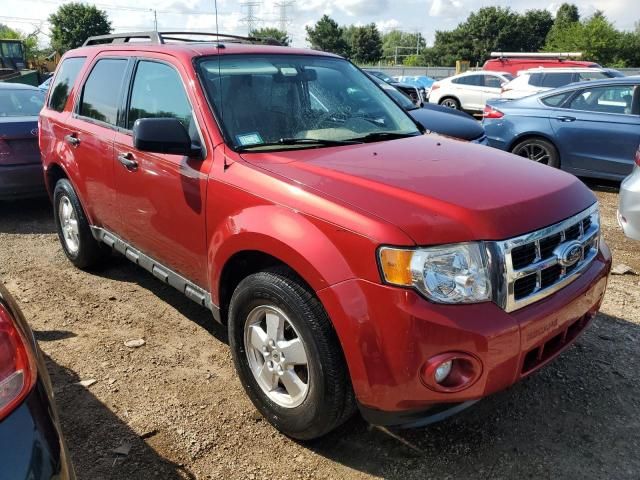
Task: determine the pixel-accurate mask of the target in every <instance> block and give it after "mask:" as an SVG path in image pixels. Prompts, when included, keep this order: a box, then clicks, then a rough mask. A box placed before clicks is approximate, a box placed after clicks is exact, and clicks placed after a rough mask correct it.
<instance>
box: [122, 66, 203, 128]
mask: <svg viewBox="0 0 640 480" xmlns="http://www.w3.org/2000/svg"><path fill="white" fill-rule="evenodd" d="M161 117H173V118H177V119H178V120H180V122H181V123H182V124H183V125H184V126H185V128H186V129H187V130H189V129H190V127H191V124H192V123H193V114H192V111H191V105H190V104H189V100H188V99H187V94H186V92H185V91H184V86H183V84H182V80H180V76H179V75H178V72H176V71H175V70H174V69H173V68H172V67H170V66H169V65H166V64H164V63H158V62H150V61H141V62H140V63H138V68H137V69H136V75H135V79H134V81H133V88H132V90H131V102H130V107H129V114H128V116H127V128H128V129H129V130H130V129H132V128H133V124H134V122H135V121H136V120H137V119H139V118H161Z"/></svg>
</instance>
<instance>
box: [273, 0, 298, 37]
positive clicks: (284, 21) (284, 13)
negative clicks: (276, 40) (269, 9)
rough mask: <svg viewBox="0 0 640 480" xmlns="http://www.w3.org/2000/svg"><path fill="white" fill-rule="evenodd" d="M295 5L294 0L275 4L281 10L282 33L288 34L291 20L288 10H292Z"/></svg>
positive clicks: (280, 27) (279, 22) (280, 23)
mask: <svg viewBox="0 0 640 480" xmlns="http://www.w3.org/2000/svg"><path fill="white" fill-rule="evenodd" d="M294 4H295V1H294V0H283V1H281V2H276V3H274V5H275V6H276V7H277V8H278V9H279V10H280V18H279V21H278V29H279V30H280V31H282V32H286V31H287V28H288V27H289V23H290V20H289V15H288V12H287V10H288V9H289V8H292V7H293V5H294Z"/></svg>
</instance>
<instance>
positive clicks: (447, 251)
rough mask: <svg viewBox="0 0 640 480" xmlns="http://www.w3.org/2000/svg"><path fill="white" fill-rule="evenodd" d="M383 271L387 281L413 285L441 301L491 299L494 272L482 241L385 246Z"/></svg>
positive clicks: (455, 301)
mask: <svg viewBox="0 0 640 480" xmlns="http://www.w3.org/2000/svg"><path fill="white" fill-rule="evenodd" d="M378 257H379V261H380V270H381V272H382V276H383V279H384V281H385V282H386V283H389V284H392V285H399V286H403V287H413V288H415V289H417V290H418V291H419V292H421V293H422V294H423V295H424V296H426V297H427V298H428V299H430V300H433V301H434V302H438V303H478V302H485V301H487V300H491V298H492V297H491V275H490V269H489V261H488V259H487V254H486V250H485V248H484V245H483V244H481V243H459V244H455V245H444V246H439V247H430V248H418V249H401V248H392V247H381V248H380V249H379V251H378Z"/></svg>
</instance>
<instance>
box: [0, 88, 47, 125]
mask: <svg viewBox="0 0 640 480" xmlns="http://www.w3.org/2000/svg"><path fill="white" fill-rule="evenodd" d="M43 104H44V94H43V93H42V92H40V91H39V90H5V89H2V90H0V118H2V117H35V116H37V115H38V114H39V113H40V110H41V109H42V105H43Z"/></svg>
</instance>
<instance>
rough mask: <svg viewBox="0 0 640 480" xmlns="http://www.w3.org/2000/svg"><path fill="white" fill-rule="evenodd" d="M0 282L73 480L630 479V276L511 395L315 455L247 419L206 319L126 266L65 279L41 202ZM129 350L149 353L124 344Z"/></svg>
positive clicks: (633, 391) (639, 444)
mask: <svg viewBox="0 0 640 480" xmlns="http://www.w3.org/2000/svg"><path fill="white" fill-rule="evenodd" d="M596 190H597V192H596V193H597V195H598V197H599V199H600V201H601V204H602V213H603V224H604V237H605V238H606V240H607V241H608V243H609V245H610V246H611V248H612V250H613V252H614V263H615V264H617V263H626V264H628V265H630V266H632V267H633V268H634V269H636V270H638V271H640V244H638V243H633V242H631V241H629V240H625V239H624V238H623V236H622V235H621V233H620V231H619V230H618V226H617V224H616V220H615V206H616V203H617V192H616V191H615V189H614V188H611V187H605V188H600V187H599V188H597V189H596ZM0 278H2V279H3V281H4V282H5V284H6V286H7V287H8V289H9V290H10V291H11V292H12V293H13V294H14V295H15V296H16V297H17V299H18V300H19V302H20V304H21V305H22V308H23V310H24V313H25V315H26V316H27V318H28V319H30V321H31V324H32V326H33V329H34V331H35V332H36V336H37V338H38V339H39V341H40V345H41V347H42V349H43V351H44V352H45V354H46V356H47V357H48V360H49V370H50V373H51V375H52V380H53V383H54V386H55V390H56V395H57V402H58V407H59V410H60V413H61V417H62V422H63V427H64V432H65V434H66V437H67V441H68V443H69V446H70V449H71V453H72V456H73V461H74V463H75V466H76V470H77V473H78V476H79V478H81V479H103V478H113V479H116V478H117V479H147V478H167V479H178V478H198V479H201V478H225V479H226V478H243V479H244V478H249V479H261V478H278V479H285V478H354V479H360V478H378V477H383V478H389V479H402V480H409V479H413V478H415V479H428V478H437V479H448V478H474V479H475V478H521V479H525V478H535V479H541V478H580V479H586V478H616V479H623V478H633V479H638V478H640V455H638V452H639V451H640V415H639V414H638V411H639V410H640V400H639V399H640V382H639V380H640V373H639V372H640V277H638V276H630V275H626V276H615V277H612V278H611V280H610V284H609V285H610V286H609V290H608V293H607V296H606V300H605V303H604V307H603V309H602V313H601V314H600V315H599V316H598V318H597V320H596V322H595V324H594V325H593V327H592V328H591V329H590V330H588V331H587V332H586V333H585V335H584V336H582V337H581V338H580V339H579V341H578V342H577V344H576V345H575V346H574V347H572V348H571V349H570V350H568V351H567V352H566V353H565V354H564V355H562V356H561V357H560V358H559V359H558V360H557V361H555V362H554V363H553V364H552V365H551V366H549V367H548V368H546V369H544V370H543V371H542V372H540V373H538V374H536V375H534V376H532V377H530V378H528V379H527V380H526V381H524V382H522V383H520V384H518V385H516V386H514V387H513V388H511V389H510V390H509V391H506V392H503V393H500V394H497V395H495V396H493V397H491V398H488V399H486V400H484V401H482V402H480V403H478V404H477V405H476V406H475V407H474V408H472V409H470V410H468V411H467V412H466V413H464V414H462V415H460V416H458V417H455V418H452V419H450V420H448V421H446V422H443V423H441V424H438V425H436V426H432V427H430V428H424V429H418V430H397V431H394V432H392V433H393V435H395V436H392V435H390V434H387V433H385V432H383V431H381V430H379V429H372V428H370V427H368V426H367V425H366V424H365V423H364V421H362V420H361V419H360V418H354V419H353V420H351V421H350V422H349V423H348V424H346V425H344V426H343V427H341V428H340V429H339V430H338V431H336V432H335V433H333V434H331V435H329V436H328V437H326V438H324V439H322V440H320V441H317V442H314V443H311V444H300V443H296V442H294V441H292V440H289V439H287V438H285V437H283V436H282V435H280V434H279V433H277V432H276V431H275V430H274V429H273V428H271V427H270V426H269V425H268V424H267V423H266V422H265V421H263V420H262V419H261V417H260V416H259V415H258V414H257V413H256V411H255V410H254V408H253V406H252V405H251V403H250V402H249V400H248V399H247V398H246V397H245V395H244V393H243V391H242V389H241V387H240V384H239V382H238V381H237V379H236V377H235V375H234V370H233V366H232V362H231V356H230V353H229V349H228V347H227V344H226V332H225V329H224V328H223V327H222V326H220V325H218V324H216V323H215V322H214V321H213V319H212V318H211V317H210V315H209V314H208V313H207V312H206V311H205V310H203V309H200V308H199V307H197V306H196V305H195V304H193V303H191V302H190V301H189V300H187V299H186V298H184V297H182V296H181V295H180V294H179V293H177V292H175V291H174V290H172V289H171V288H170V287H167V286H165V285H163V284H162V283H160V282H159V281H157V280H156V279H155V278H153V277H152V276H151V275H149V274H147V273H146V272H144V271H142V270H139V269H137V268H135V267H134V266H133V265H131V264H129V263H128V262H127V261H126V260H124V259H122V258H118V257H114V258H113V261H112V263H111V265H110V266H109V267H108V268H106V269H105V270H102V271H100V272H96V273H85V272H81V271H79V270H76V269H74V268H72V266H71V264H70V263H69V262H68V261H67V260H66V259H65V257H64V255H63V254H62V252H61V249H60V247H59V245H58V239H57V237H56V235H55V233H54V229H53V223H52V221H51V214H50V206H49V204H48V203H47V202H46V201H37V202H19V203H13V204H0ZM135 338H144V339H145V340H146V345H144V346H142V347H140V348H138V349H130V348H127V347H125V346H124V342H125V341H126V340H129V339H135ZM87 379H95V380H96V383H95V384H93V385H91V386H90V387H88V388H85V387H82V386H80V385H77V384H76V382H78V381H80V380H87ZM127 445H129V446H130V447H131V449H130V452H129V454H128V455H126V456H118V455H117V454H115V453H114V452H113V450H114V449H115V448H117V447H120V446H125V447H126V446H127Z"/></svg>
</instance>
